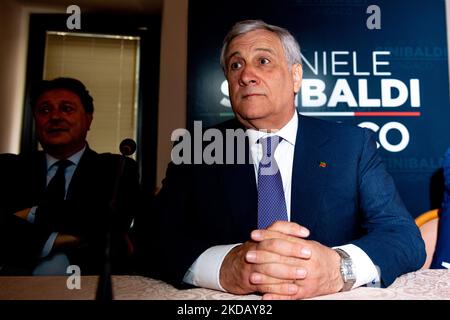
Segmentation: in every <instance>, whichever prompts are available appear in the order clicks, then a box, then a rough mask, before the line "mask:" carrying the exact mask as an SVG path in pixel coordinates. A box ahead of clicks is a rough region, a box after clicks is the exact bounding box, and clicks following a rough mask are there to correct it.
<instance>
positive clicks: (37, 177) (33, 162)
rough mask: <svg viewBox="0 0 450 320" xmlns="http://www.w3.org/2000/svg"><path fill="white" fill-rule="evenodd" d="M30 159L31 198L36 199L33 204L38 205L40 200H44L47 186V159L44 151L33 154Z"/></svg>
mask: <svg viewBox="0 0 450 320" xmlns="http://www.w3.org/2000/svg"><path fill="white" fill-rule="evenodd" d="M29 159H30V162H29V164H30V167H29V169H28V170H31V173H30V174H29V177H30V179H31V185H30V188H31V196H32V197H33V198H34V200H33V202H35V203H37V201H38V200H40V199H42V196H43V194H44V193H45V189H46V186H47V160H46V159H45V153H44V152H42V151H38V152H36V153H33V154H32V155H31V156H30V158H29ZM25 163H27V162H25ZM25 172H27V170H25Z"/></svg>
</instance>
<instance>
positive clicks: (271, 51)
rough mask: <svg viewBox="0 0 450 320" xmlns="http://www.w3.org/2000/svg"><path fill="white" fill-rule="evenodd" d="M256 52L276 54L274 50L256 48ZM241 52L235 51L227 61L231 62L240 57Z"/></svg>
mask: <svg viewBox="0 0 450 320" xmlns="http://www.w3.org/2000/svg"><path fill="white" fill-rule="evenodd" d="M254 51H264V52H268V53H270V54H273V55H274V54H275V52H274V51H273V50H272V49H269V48H255V49H254ZM239 54H240V52H239V51H235V52H233V53H232V54H230V55H229V56H228V58H227V61H229V60H230V59H231V58H232V57H234V56H237V55H239Z"/></svg>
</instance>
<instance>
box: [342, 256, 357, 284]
mask: <svg viewBox="0 0 450 320" xmlns="http://www.w3.org/2000/svg"><path fill="white" fill-rule="evenodd" d="M342 275H343V277H344V282H347V281H350V280H355V274H354V273H353V266H352V261H351V260H350V259H348V260H347V259H344V263H343V264H342Z"/></svg>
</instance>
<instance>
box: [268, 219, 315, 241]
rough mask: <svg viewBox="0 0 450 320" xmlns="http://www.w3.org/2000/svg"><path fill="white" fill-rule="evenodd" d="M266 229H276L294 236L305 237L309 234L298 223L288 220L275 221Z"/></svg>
mask: <svg viewBox="0 0 450 320" xmlns="http://www.w3.org/2000/svg"><path fill="white" fill-rule="evenodd" d="M267 230H270V231H277V232H281V233H284V234H287V235H291V236H294V237H300V238H306V237H308V236H309V230H308V229H307V228H305V227H303V226H301V225H299V224H298V223H295V222H289V221H275V222H274V223H272V224H271V225H270V226H269V227H268V228H267Z"/></svg>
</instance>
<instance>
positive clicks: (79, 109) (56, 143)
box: [34, 89, 92, 156]
mask: <svg viewBox="0 0 450 320" xmlns="http://www.w3.org/2000/svg"><path fill="white" fill-rule="evenodd" d="M34 118H35V125H36V133H37V136H38V139H39V142H40V143H41V145H42V147H43V148H44V149H45V150H46V151H47V152H49V153H50V154H51V151H52V150H60V151H61V152H62V153H63V155H64V156H70V155H71V154H73V153H75V152H77V151H79V150H81V149H82V148H83V147H84V145H85V141H86V135H87V132H88V130H89V128H90V126H91V122H92V114H89V113H86V111H85V110H84V107H83V105H82V104H81V100H80V98H79V97H78V95H76V94H75V93H74V92H72V91H70V90H65V89H53V90H49V91H46V92H44V93H43V94H42V95H41V96H40V97H39V98H38V100H37V102H36V106H35V107H34Z"/></svg>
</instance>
